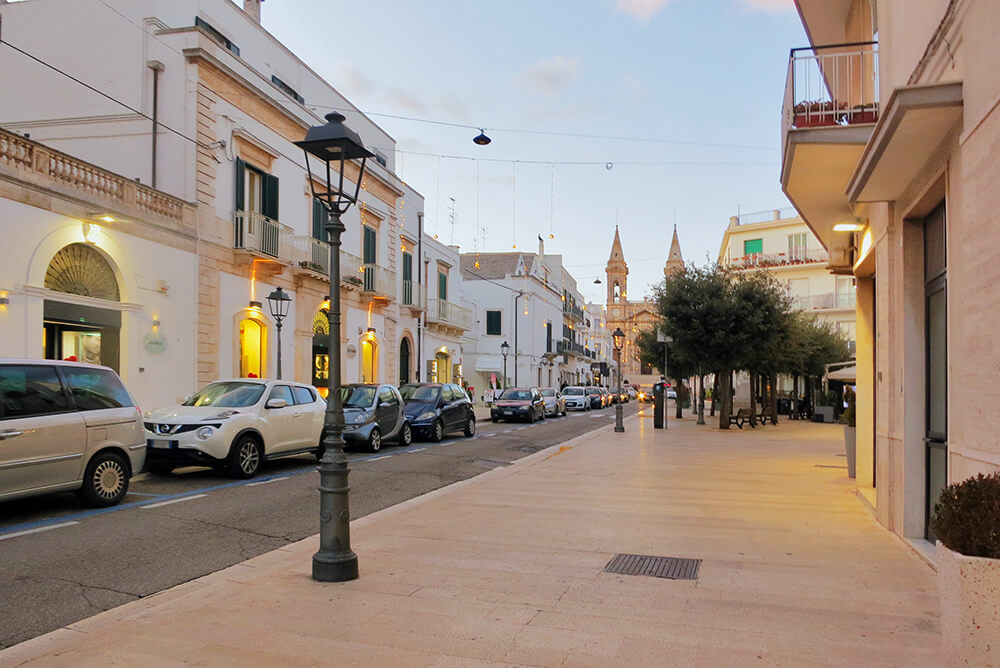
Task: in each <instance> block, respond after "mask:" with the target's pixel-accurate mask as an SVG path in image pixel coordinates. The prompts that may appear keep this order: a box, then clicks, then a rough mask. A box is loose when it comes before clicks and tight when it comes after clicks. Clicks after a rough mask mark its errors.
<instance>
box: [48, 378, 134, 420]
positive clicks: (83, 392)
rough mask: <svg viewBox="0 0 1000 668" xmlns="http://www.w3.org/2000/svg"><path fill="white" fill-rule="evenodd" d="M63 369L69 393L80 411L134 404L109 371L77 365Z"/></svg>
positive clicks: (119, 382)
mask: <svg viewBox="0 0 1000 668" xmlns="http://www.w3.org/2000/svg"><path fill="white" fill-rule="evenodd" d="M63 371H64V372H65V374H66V382H67V384H68V385H69V389H70V393H71V394H72V395H73V399H74V400H75V401H76V406H77V408H79V409H80V410H81V411H96V410H100V409H102V408H121V407H122V406H134V405H135V402H134V401H132V397H130V396H129V395H128V392H126V391H125V388H124V387H123V386H122V384H121V381H120V380H118V377H117V376H116V375H115V374H113V373H112V372H110V371H104V370H103V369H82V368H78V367H66V368H65V369H63Z"/></svg>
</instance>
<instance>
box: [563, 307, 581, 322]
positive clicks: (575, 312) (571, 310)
mask: <svg viewBox="0 0 1000 668" xmlns="http://www.w3.org/2000/svg"><path fill="white" fill-rule="evenodd" d="M563 313H565V314H566V315H568V316H570V317H573V318H576V319H577V320H579V321H580V322H583V309H582V308H580V307H579V306H577V305H576V304H570V303H569V302H563Z"/></svg>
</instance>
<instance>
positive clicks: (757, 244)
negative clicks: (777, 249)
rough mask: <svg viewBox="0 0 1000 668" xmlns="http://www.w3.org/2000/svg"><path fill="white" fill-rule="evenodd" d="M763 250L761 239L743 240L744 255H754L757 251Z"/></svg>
mask: <svg viewBox="0 0 1000 668" xmlns="http://www.w3.org/2000/svg"><path fill="white" fill-rule="evenodd" d="M763 252H764V240H763V239H747V240H745V241H744V242H743V254H744V255H755V254H757V253H763Z"/></svg>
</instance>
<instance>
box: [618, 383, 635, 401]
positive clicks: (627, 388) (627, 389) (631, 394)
mask: <svg viewBox="0 0 1000 668" xmlns="http://www.w3.org/2000/svg"><path fill="white" fill-rule="evenodd" d="M622 389H623V390H625V393H626V394H628V398H629V399H636V398H638V395H639V392H638V391H637V390H636V389H635V385H626V386H625V387H623V388H622Z"/></svg>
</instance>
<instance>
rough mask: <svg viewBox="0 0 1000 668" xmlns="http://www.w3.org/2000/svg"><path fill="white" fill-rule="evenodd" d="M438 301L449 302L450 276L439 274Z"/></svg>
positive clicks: (440, 272)
mask: <svg viewBox="0 0 1000 668" xmlns="http://www.w3.org/2000/svg"><path fill="white" fill-rule="evenodd" d="M438 299H440V300H441V301H448V274H446V273H445V272H443V271H439V272H438Z"/></svg>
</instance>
